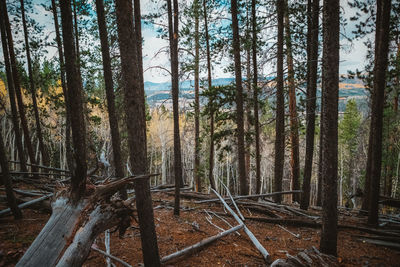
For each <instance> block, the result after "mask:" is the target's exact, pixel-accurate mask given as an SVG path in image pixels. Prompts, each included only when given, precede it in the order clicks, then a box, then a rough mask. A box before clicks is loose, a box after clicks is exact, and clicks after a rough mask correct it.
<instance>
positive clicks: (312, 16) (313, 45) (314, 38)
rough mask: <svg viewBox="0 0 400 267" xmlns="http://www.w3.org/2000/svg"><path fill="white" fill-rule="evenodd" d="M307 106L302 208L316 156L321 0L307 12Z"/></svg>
mask: <svg viewBox="0 0 400 267" xmlns="http://www.w3.org/2000/svg"><path fill="white" fill-rule="evenodd" d="M307 13H308V14H307V15H308V16H307V25H308V32H307V106H306V125H307V126H306V127H307V128H306V159H305V162H304V179H303V187H302V189H303V194H302V198H301V203H300V208H302V209H304V210H307V209H308V206H309V204H310V189H311V174H312V167H313V156H314V138H315V109H316V100H317V99H316V98H317V96H316V92H317V78H318V76H317V73H318V29H319V25H318V24H319V22H318V20H319V0H308V12H307Z"/></svg>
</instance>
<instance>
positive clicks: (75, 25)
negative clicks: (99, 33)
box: [72, 0, 82, 79]
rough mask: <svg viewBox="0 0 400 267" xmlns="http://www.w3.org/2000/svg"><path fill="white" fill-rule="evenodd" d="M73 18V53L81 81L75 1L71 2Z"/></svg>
mask: <svg viewBox="0 0 400 267" xmlns="http://www.w3.org/2000/svg"><path fill="white" fill-rule="evenodd" d="M72 3H73V9H74V10H73V16H74V23H73V24H74V37H75V38H74V40H75V49H76V50H75V51H76V58H77V61H76V66H77V68H78V73H79V76H81V79H82V73H81V52H80V51H81V49H80V47H79V29H78V11H77V4H76V0H73V2H72Z"/></svg>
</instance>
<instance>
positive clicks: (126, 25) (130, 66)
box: [115, 0, 160, 266]
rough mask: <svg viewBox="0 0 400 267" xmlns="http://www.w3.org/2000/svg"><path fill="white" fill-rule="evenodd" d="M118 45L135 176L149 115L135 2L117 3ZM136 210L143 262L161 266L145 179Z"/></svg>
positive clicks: (138, 186)
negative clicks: (140, 65) (137, 46)
mask: <svg viewBox="0 0 400 267" xmlns="http://www.w3.org/2000/svg"><path fill="white" fill-rule="evenodd" d="M115 3H116V5H115V7H116V14H117V30H118V42H119V47H120V51H121V52H120V53H121V70H122V85H123V89H124V106H125V113H126V121H127V122H129V123H127V130H128V146H129V155H130V157H129V159H130V165H131V167H132V170H133V172H134V174H145V173H146V172H147V147H146V144H147V142H146V111H145V99H144V90H142V89H141V88H140V84H139V82H140V78H139V75H143V73H139V71H138V67H137V66H138V64H137V62H138V61H137V58H136V57H137V53H135V51H134V49H132V47H135V36H134V30H133V23H132V17H133V11H132V2H131V1H125V0H116V2H115ZM134 187H135V193H136V207H137V210H138V217H139V227H140V237H141V242H142V250H143V260H144V264H145V265H146V266H159V265H160V257H159V254H158V245H157V235H156V231H155V226H154V214H153V207H152V200H151V195H150V184H149V181H148V180H147V179H142V180H139V181H137V182H135V184H134Z"/></svg>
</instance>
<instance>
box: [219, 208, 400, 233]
mask: <svg viewBox="0 0 400 267" xmlns="http://www.w3.org/2000/svg"><path fill="white" fill-rule="evenodd" d="M215 214H218V215H220V216H229V215H227V214H226V213H223V212H215ZM244 218H245V219H246V220H253V221H258V222H265V223H271V224H281V225H286V226H297V227H309V228H321V227H322V225H321V223H319V222H316V221H311V220H300V219H293V218H287V219H279V218H267V217H256V216H244ZM338 229H348V230H356V231H360V232H364V233H368V234H374V235H380V236H394V237H397V238H400V234H398V233H395V232H391V231H383V230H378V229H374V228H369V227H363V226H354V225H347V224H338Z"/></svg>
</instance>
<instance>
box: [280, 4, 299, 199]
mask: <svg viewBox="0 0 400 267" xmlns="http://www.w3.org/2000/svg"><path fill="white" fill-rule="evenodd" d="M284 21H285V22H284V24H285V33H286V55H287V56H286V60H287V66H288V78H287V79H288V86H289V114H290V146H291V155H290V167H291V174H292V189H293V190H299V189H300V160H299V129H298V128H299V126H298V124H299V123H298V120H297V108H296V84H295V77H294V64H293V55H292V37H291V29H290V20H289V6H288V4H287V0H285V18H284ZM299 200H300V199H299V195H297V194H294V195H293V201H297V202H299Z"/></svg>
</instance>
